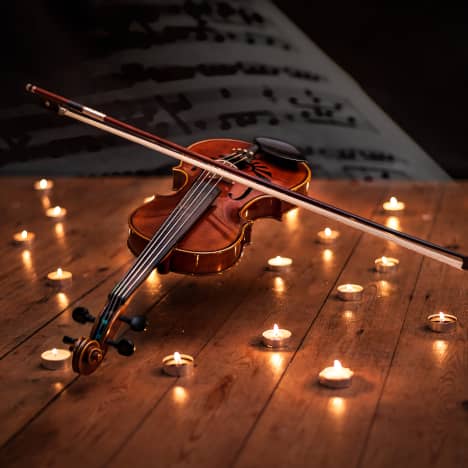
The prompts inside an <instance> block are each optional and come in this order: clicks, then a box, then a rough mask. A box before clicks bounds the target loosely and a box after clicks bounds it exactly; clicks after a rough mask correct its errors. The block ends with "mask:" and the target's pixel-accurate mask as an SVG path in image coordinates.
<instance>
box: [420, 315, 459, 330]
mask: <svg viewBox="0 0 468 468" xmlns="http://www.w3.org/2000/svg"><path fill="white" fill-rule="evenodd" d="M457 322H458V319H457V317H456V316H455V315H451V314H444V312H439V313H438V314H432V315H429V316H428V317H427V325H428V327H429V328H430V329H431V330H432V331H434V332H437V333H448V332H452V331H454V330H455V329H456V328H457Z"/></svg>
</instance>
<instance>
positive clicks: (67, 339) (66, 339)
mask: <svg viewBox="0 0 468 468" xmlns="http://www.w3.org/2000/svg"><path fill="white" fill-rule="evenodd" d="M77 339H78V338H72V337H71V336H67V335H65V336H64V337H63V338H62V342H63V343H65V344H69V345H74V344H75V341H76V340H77Z"/></svg>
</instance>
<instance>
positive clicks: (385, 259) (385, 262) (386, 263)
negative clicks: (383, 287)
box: [382, 257, 389, 265]
mask: <svg viewBox="0 0 468 468" xmlns="http://www.w3.org/2000/svg"><path fill="white" fill-rule="evenodd" d="M388 263H389V262H388V258H387V257H382V264H384V265H388Z"/></svg>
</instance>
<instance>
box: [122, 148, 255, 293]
mask: <svg viewBox="0 0 468 468" xmlns="http://www.w3.org/2000/svg"><path fill="white" fill-rule="evenodd" d="M234 158H238V160H237V161H235V162H237V163H239V162H241V161H242V160H244V159H245V158H246V156H245V155H242V154H240V155H237V154H236V155H235V156H234V157H233V158H232V159H234ZM226 161H228V162H232V160H229V159H226ZM214 177H216V176H213V174H211V173H209V172H207V171H204V173H203V177H202V178H201V180H200V182H199V183H198V185H197V186H194V187H193V188H192V189H191V190H190V192H191V194H192V193H193V194H194V195H195V196H194V197H191V196H189V197H187V199H186V200H183V202H182V203H179V205H178V206H177V208H178V212H177V213H176V215H178V214H179V212H181V211H182V210H186V209H188V208H191V207H192V206H193V205H194V203H195V202H196V201H197V199H198V198H199V197H200V193H201V194H202V195H203V192H201V189H200V186H201V185H202V184H203V183H204V181H205V180H206V179H209V182H208V183H206V184H205V186H204V187H202V189H203V188H205V187H207V186H209V185H211V187H212V189H211V190H210V191H209V192H208V193H206V194H205V196H204V197H203V198H202V200H201V201H200V202H199V203H200V204H201V203H203V202H204V201H205V200H206V198H207V197H208V196H209V195H210V194H211V193H212V191H213V189H214V188H216V186H217V185H218V183H219V182H220V181H221V180H222V178H221V177H219V178H218V179H217V180H215V181H214V183H212V181H213V179H214ZM191 194H190V195H191ZM188 205H190V206H188ZM175 211H176V210H174V212H175ZM183 215H184V214H182V216H180V217H183ZM175 218H176V216H171V218H170V222H169V223H168V225H167V227H166V230H167V229H169V232H167V233H164V230H161V228H160V229H159V230H158V232H159V234H160V236H162V235H163V234H165V236H164V237H163V238H162V239H160V242H162V241H164V240H165V239H166V238H167V237H168V235H170V234H173V235H177V233H178V232H179V231H180V230H181V229H182V228H183V225H184V224H185V223H182V224H180V223H179V222H176V221H178V220H176V219H175ZM171 229H172V232H171ZM161 231H163V232H161ZM151 242H152V243H153V240H152V241H151ZM153 250H154V249H153ZM148 253H149V252H148ZM153 253H156V252H151V254H150V255H151V257H153V255H152V254H153ZM143 260H144V258H143ZM147 260H148V259H147ZM148 263H149V262H148V261H146V262H145V264H144V265H142V268H145V267H147V266H148ZM137 273H138V272H137ZM139 276H141V275H139ZM139 276H138V277H137V278H136V279H135V280H134V281H132V286H133V283H135V282H136V281H138V279H139ZM127 279H128V280H131V279H132V278H127ZM122 283H126V282H125V279H123V280H122ZM125 285H126V284H121V285H120V286H125ZM119 292H122V290H121V288H119Z"/></svg>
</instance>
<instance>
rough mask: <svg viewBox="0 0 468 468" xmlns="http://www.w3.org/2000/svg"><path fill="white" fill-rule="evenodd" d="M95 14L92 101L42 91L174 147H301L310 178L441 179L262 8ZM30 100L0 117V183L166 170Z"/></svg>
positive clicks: (207, 6)
mask: <svg viewBox="0 0 468 468" xmlns="http://www.w3.org/2000/svg"><path fill="white" fill-rule="evenodd" d="M106 8H112V15H110V14H109V15H106ZM96 11H97V13H99V15H98V17H99V18H101V19H100V21H101V23H100V24H99V27H97V28H96V31H91V32H89V35H90V37H89V38H88V39H89V40H90V41H91V43H92V44H93V48H92V50H90V56H89V59H88V60H86V61H85V63H83V64H81V65H82V67H83V80H87V81H86V86H85V87H84V89H88V90H89V89H92V90H93V91H92V93H89V92H86V93H81V95H76V94H74V95H70V93H69V90H67V83H65V82H64V83H62V84H61V86H60V87H59V88H54V89H51V90H52V91H54V92H57V93H58V94H62V95H65V96H67V97H70V98H73V99H75V100H77V101H79V102H82V103H83V104H85V105H87V106H90V107H94V108H96V109H98V110H100V111H102V112H105V113H107V114H109V115H112V116H114V117H116V118H118V119H121V120H124V121H126V122H129V123H131V124H133V125H136V126H138V127H140V128H142V129H145V130H148V131H150V132H153V133H155V134H157V135H159V136H162V137H164V138H168V139H171V140H174V141H176V142H178V143H181V144H184V145H189V144H191V143H193V142H195V141H198V140H204V139H208V138H240V139H243V140H247V141H251V140H252V139H253V138H254V137H256V136H271V137H274V138H279V139H283V140H286V141H288V142H290V143H293V144H295V145H297V146H298V147H299V148H300V149H302V151H303V152H304V154H305V155H306V157H307V160H308V162H309V164H310V166H311V168H312V171H313V175H314V177H324V178H350V179H357V180H362V179H366V180H372V179H400V180H401V179H407V180H446V179H448V178H449V177H448V175H447V174H446V173H445V172H444V171H443V170H442V169H441V168H440V167H439V166H438V165H437V164H436V163H435V162H434V161H433V160H432V159H431V158H430V156H428V155H427V154H426V153H425V152H424V151H423V150H422V149H421V148H420V147H419V146H418V145H417V144H416V143H415V142H414V141H413V140H412V139H411V138H410V137H409V136H408V135H407V134H405V133H404V132H403V131H402V130H401V129H400V128H399V127H398V126H397V125H396V124H395V123H394V122H393V121H392V120H391V119H390V118H389V117H388V116H387V115H386V114H385V113H384V112H383V111H382V110H381V109H379V107H378V106H377V105H376V104H375V103H374V102H372V100H371V99H370V98H369V97H368V96H367V95H366V94H365V92H364V91H363V90H362V89H361V88H360V87H359V85H358V84H357V83H356V82H355V81H354V80H353V79H352V78H351V77H349V76H348V75H347V74H346V73H345V72H344V71H343V70H342V69H340V68H339V67H338V66H337V65H336V64H335V63H334V62H333V60H332V59H331V58H329V57H327V56H326V55H325V54H324V53H323V52H322V51H321V50H320V49H319V48H318V47H317V46H315V45H314V43H313V42H312V41H311V40H310V39H309V38H308V37H306V36H305V35H304V34H303V33H302V32H301V31H300V30H299V29H298V28H297V27H296V26H295V25H294V24H293V23H292V22H291V21H290V20H289V19H288V18H287V17H286V16H285V15H284V14H283V13H282V12H281V11H280V10H278V9H277V8H276V7H275V6H274V5H273V4H272V3H271V2H269V1H267V0H254V1H212V2H207V1H199V2H184V1H182V0H173V1H167V0H166V1H154V0H145V1H130V0H129V1H118V2H106V3H103V4H102V5H101V6H100V5H99V2H98V5H97V6H96ZM307 14H310V15H311V16H312V15H313V7H312V6H311V7H310V9H309V10H308V13H307ZM119 15H120V16H119ZM122 17H124V18H125V19H126V21H120V22H116V23H115V24H114V23H113V22H112V21H113V20H112V18H122ZM106 18H107V19H106ZM315 20H317V18H315ZM318 20H319V19H318ZM85 71H86V72H85ZM57 73H59V71H57ZM52 81H53V80H52ZM37 84H38V85H40V86H42V87H45V88H47V87H48V86H47V85H48V83H37ZM391 86H392V84H391V83H388V89H389V93H391ZM31 101H32V102H31V104H30V105H27V106H22V107H16V108H10V109H4V110H2V111H0V121H1V122H2V127H3V129H4V130H3V132H2V137H1V139H0V153H1V159H0V160H1V164H2V166H1V167H0V172H1V173H3V174H12V173H15V174H43V175H57V174H70V175H90V174H93V175H99V174H112V173H113V174H120V173H145V172H146V173H148V172H149V173H151V172H154V171H155V170H157V169H158V168H162V167H165V166H168V165H174V161H172V160H170V159H169V158H167V157H164V156H162V155H159V154H155V153H153V152H151V151H149V150H147V149H145V148H142V147H139V146H136V145H132V144H130V143H129V142H127V141H124V140H122V139H119V138H117V137H114V136H110V135H107V134H104V133H102V132H100V131H98V130H96V129H94V128H91V127H88V126H86V125H83V124H80V123H77V122H74V121H71V120H68V119H65V118H61V117H58V116H56V115H54V114H52V113H47V112H46V111H44V110H42V109H41V108H40V107H39V106H37V102H35V99H34V98H32V99H31Z"/></svg>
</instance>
